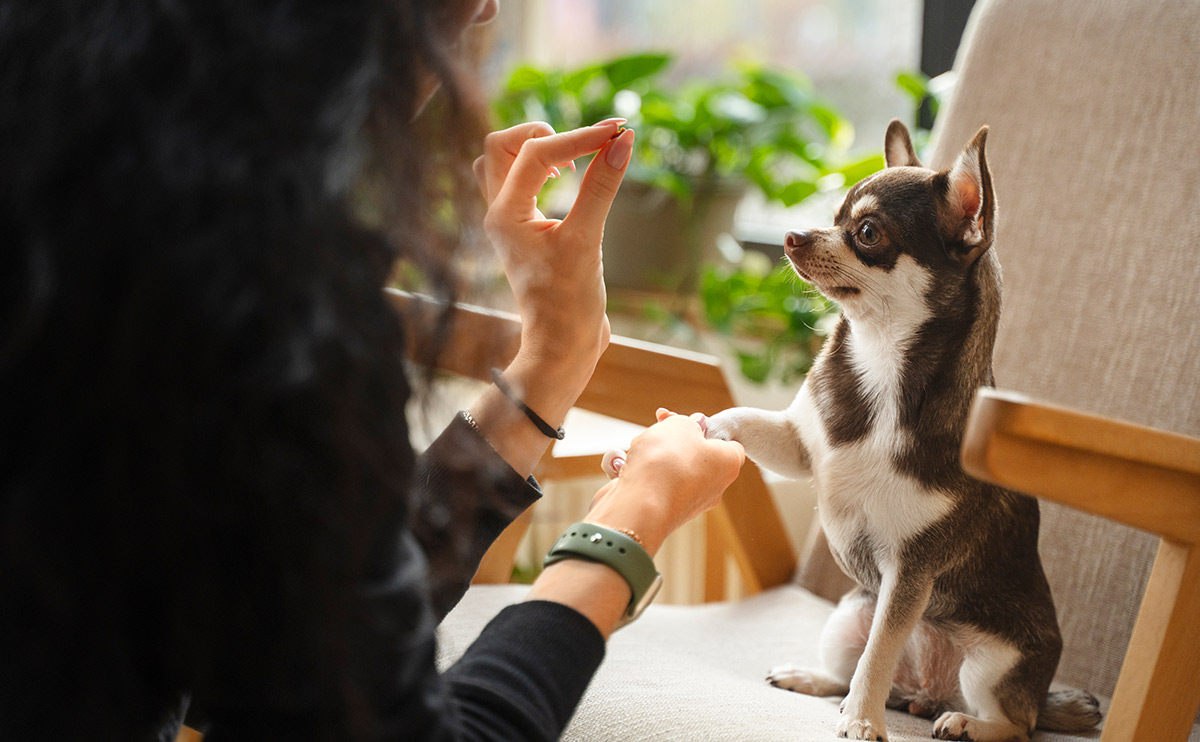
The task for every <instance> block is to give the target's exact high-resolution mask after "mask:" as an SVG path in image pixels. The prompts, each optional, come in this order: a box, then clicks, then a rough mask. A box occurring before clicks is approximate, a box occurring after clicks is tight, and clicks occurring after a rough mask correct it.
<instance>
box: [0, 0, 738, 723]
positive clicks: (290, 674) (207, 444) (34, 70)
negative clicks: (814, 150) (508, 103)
mask: <svg viewBox="0 0 1200 742" xmlns="http://www.w3.org/2000/svg"><path fill="white" fill-rule="evenodd" d="M496 11H497V6H496V2H495V0H389V1H387V2H384V1H383V0H380V1H379V2H369V1H367V0H362V1H360V2H351V1H350V0H344V1H342V2H336V3H322V2H310V3H298V2H265V1H264V2H248V1H247V0H226V1H224V2H222V1H220V0H204V1H203V2H200V1H199V0H197V1H195V2H172V3H163V2H153V1H152V0H144V1H143V2H129V1H124V2H118V1H117V0H110V1H108V2H92V3H77V2H72V1H70V0H2V1H0V140H2V141H0V170H2V171H3V172H2V175H0V177H2V178H3V181H2V184H0V234H3V245H4V247H3V248H2V249H0V255H2V256H3V257H2V258H0V260H3V266H2V270H0V283H2V285H0V288H2V291H0V307H2V309H0V328H2V330H0V388H3V389H4V392H3V395H2V401H0V430H2V431H3V432H2V433H0V436H2V438H0V564H2V565H3V568H2V569H0V667H2V668H3V680H2V681H0V738H3V739H5V740H10V739H56V740H62V739H72V738H87V739H105V740H107V739H113V740H117V739H121V740H126V739H171V738H173V736H174V734H175V732H176V730H177V729H178V725H179V723H180V720H181V718H182V715H183V714H184V712H185V710H186V711H187V713H188V718H189V720H193V719H194V720H197V721H196V722H195V723H198V724H203V725H204V726H205V727H206V728H207V730H208V738H209V739H212V740H219V739H229V738H248V737H255V738H287V739H310V738H311V739H345V738H352V739H422V740H436V739H474V738H485V737H486V738H491V739H553V738H555V737H557V736H558V735H559V733H560V732H561V730H562V728H563V726H564V725H565V724H566V722H567V720H568V719H569V717H570V715H571V713H572V710H573V708H574V706H575V704H576V703H577V701H578V699H579V697H580V695H581V694H582V692H583V690H584V688H585V687H586V685H587V682H588V680H589V678H590V677H591V674H592V673H593V672H594V670H595V669H596V667H597V666H598V664H599V662H600V660H601V659H602V656H603V648H604V639H606V638H607V636H608V635H609V634H610V633H611V632H612V631H613V630H614V628H615V626H616V625H617V623H618V622H619V621H620V620H621V619H622V617H623V616H625V615H626V614H627V613H628V609H629V606H630V601H631V594H632V591H631V588H630V586H629V583H628V582H627V581H626V578H625V577H623V576H622V575H621V574H620V573H618V572H617V571H615V570H614V569H612V568H610V567H608V566H605V565H604V564H600V563H595V562H591V561H587V560H581V559H573V558H568V559H564V560H562V561H558V562H556V563H555V564H553V565H551V566H550V567H548V568H547V569H546V570H545V571H544V572H543V574H542V575H541V577H540V578H539V579H538V580H537V582H536V583H535V585H534V586H533V588H532V589H531V591H530V595H529V600H527V601H526V602H524V603H521V604H519V605H516V606H513V607H511V608H509V609H506V610H505V611H504V612H502V613H501V614H500V615H499V616H497V617H496V619H495V620H494V621H493V622H492V623H491V624H490V625H489V626H488V627H487V629H485V631H484V632H483V634H482V636H481V637H480V639H479V640H478V641H477V642H476V643H475V645H473V646H472V647H471V648H470V649H469V650H468V651H467V652H466V654H465V655H464V657H463V658H462V659H461V660H460V661H459V662H458V663H457V664H456V665H454V666H453V667H452V668H450V669H449V670H448V671H447V672H445V673H444V674H439V673H438V672H437V670H436V668H435V666H434V627H435V625H436V622H437V621H438V620H440V618H441V617H442V616H443V615H444V614H445V612H446V611H448V610H449V608H450V607H452V605H453V604H454V603H455V602H456V601H457V599H458V598H459V597H460V596H461V595H462V592H463V591H464V590H465V589H466V582H467V579H468V578H469V576H470V575H471V574H472V572H473V571H474V568H475V567H476V566H477V564H478V559H479V558H480V555H481V554H482V551H483V550H484V549H485V548H486V547H487V545H488V544H489V543H490V541H491V540H492V539H493V538H494V537H495V535H497V534H498V533H499V531H500V530H501V529H502V528H503V527H504V525H506V524H507V522H508V521H509V520H511V518H512V517H514V516H515V515H516V514H517V513H519V512H521V511H522V510H523V509H524V508H525V507H527V506H528V505H529V504H530V503H531V502H532V501H533V500H535V499H536V498H537V497H538V494H539V493H538V491H537V489H536V485H535V483H533V482H532V480H529V479H528V477H529V474H530V472H531V471H532V469H533V466H534V464H535V463H536V462H537V461H538V459H539V458H540V457H541V455H542V453H544V451H545V450H546V447H547V446H548V445H549V443H550V442H551V438H550V437H548V436H547V435H546V434H545V432H544V430H543V429H544V428H546V427H549V428H550V430H551V431H553V429H554V428H556V427H557V426H558V425H559V424H561V421H562V419H563V417H564V415H565V414H566V411H567V410H568V408H570V406H571V405H572V404H573V403H574V401H575V399H576V398H577V397H578V395H579V394H580V392H581V391H582V389H583V387H584V385H585V384H586V382H587V379H588V377H589V376H590V374H591V373H592V371H593V369H594V367H595V363H596V360H597V359H598V358H599V356H600V354H601V353H602V352H603V350H604V348H605V346H606V344H607V342H608V334H609V328H608V321H607V318H606V317H605V315H604V303H605V295H604V284H603V280H602V277H601V263H600V235H601V231H602V228H603V222H604V218H605V216H606V214H607V211H608V207H609V204H610V203H611V200H612V197H613V195H614V194H615V192H616V189H617V187H618V185H619V183H620V179H621V177H622V175H623V173H624V170H625V168H626V167H627V165H628V160H629V153H630V148H631V146H632V137H633V136H634V135H633V133H632V132H626V133H624V134H620V135H618V126H617V124H616V123H614V122H602V123H601V124H600V125H597V126H595V127H589V128H587V129H583V130H579V131H573V132H565V133H561V134H553V133H552V132H550V131H549V129H548V127H546V126H544V125H540V124H529V125H524V126H519V127H515V128H513V129H509V130H507V131H504V132H499V133H496V134H493V135H490V136H488V137H487V139H486V141H485V142H484V144H483V151H484V155H483V156H482V157H481V158H479V159H478V160H477V161H476V162H475V167H474V171H475V174H476V176H477V178H478V185H479V188H480V190H482V192H483V194H484V196H485V198H486V201H487V204H488V211H487V215H486V218H485V220H484V223H485V226H486V228H487V230H488V232H489V234H490V236H491V237H492V240H493V242H494V244H495V246H496V248H497V250H498V251H499V253H500V257H501V259H502V262H503V264H504V267H505V270H506V272H507V273H508V275H509V278H510V283H511V284H512V285H513V288H514V292H515V294H516V299H517V303H518V306H519V308H520V311H521V314H522V319H523V332H522V338H521V348H520V352H519V353H518V355H517V358H516V360H514V361H513V363H512V365H510V366H509V367H508V368H507V369H505V370H504V371H503V373H502V375H501V377H500V379H501V381H502V383H503V384H504V389H501V388H499V387H497V386H493V387H490V388H489V389H488V390H487V391H485V392H484V393H483V395H482V396H481V397H480V399H478V400H477V401H476V402H475V403H474V404H472V405H471V406H470V408H469V409H468V410H466V411H464V413H463V414H461V415H460V416H458V417H457V418H456V419H455V420H454V422H453V423H451V424H450V426H449V427H448V428H447V429H446V431H445V432H444V433H443V434H442V436H441V437H440V438H439V439H438V440H437V441H436V442H435V443H434V444H433V445H432V446H431V447H430V449H429V450H428V451H427V452H426V453H425V454H423V455H422V456H421V457H419V458H418V457H414V455H413V452H412V448H411V446H410V444H409V441H408V428H407V424H406V422H405V417H404V407H405V404H406V402H407V400H408V398H409V387H408V384H407V383H406V377H405V369H404V367H403V363H402V355H403V347H404V346H403V330H404V328H402V324H401V321H400V318H399V317H398V316H397V315H396V314H395V313H394V311H393V310H392V309H391V307H390V306H389V305H388V303H387V301H386V299H385V298H384V296H383V293H382V288H383V286H384V285H385V283H386V282H387V280H388V277H389V274H390V272H391V270H392V266H393V264H394V261H395V260H396V259H397V258H400V259H403V260H406V261H408V262H409V263H410V264H414V265H416V266H418V268H419V269H421V270H422V271H423V272H424V273H425V274H426V275H427V276H428V277H429V278H430V279H431V280H432V281H433V282H434V284H435V285H441V286H442V288H443V289H444V290H445V291H444V293H449V289H448V286H449V285H450V284H449V280H448V278H447V277H448V275H449V266H450V258H449V257H448V255H449V254H448V253H446V252H445V251H443V250H442V249H441V248H440V247H439V245H440V244H443V242H444V240H443V241H442V242H439V236H440V235H443V234H444V227H445V225H446V223H447V221H448V220H447V219H446V218H445V214H446V212H445V211H444V210H442V209H441V206H440V205H439V204H436V203H431V202H429V201H428V200H427V198H426V197H427V194H428V193H430V192H431V191H432V190H435V189H434V186H437V185H439V184H444V183H445V182H446V174H447V173H448V174H449V176H450V178H449V180H450V182H451V183H456V182H460V181H458V180H455V177H454V176H455V174H456V173H457V172H458V170H457V169H455V166H456V165H457V164H458V163H461V162H462V161H463V156H464V153H465V152H467V151H469V150H470V149H471V148H472V147H475V146H478V145H477V142H478V139H477V138H476V137H474V135H473V133H474V132H475V131H476V130H477V123H478V121H479V120H480V117H479V115H478V113H477V112H476V110H475V108H474V107H473V106H472V104H471V103H470V101H471V98H470V95H469V88H468V87H464V84H463V83H462V82H461V81H460V79H459V76H458V75H457V73H456V72H455V71H456V69H458V61H457V56H458V54H459V51H458V50H459V49H460V48H461V47H462V43H461V42H462V35H463V33H464V32H465V31H466V29H468V28H469V27H470V26H472V25H474V24H477V23H482V22H486V21H487V20H490V18H491V17H492V16H494V15H495V13H496ZM439 85H441V86H442V87H444V88H445V89H446V90H445V98H446V100H447V102H448V111H449V113H450V115H451V116H452V120H456V121H460V122H462V127H461V131H451V132H445V131H442V132H440V133H441V134H442V135H444V136H442V137H441V138H438V137H437V134H438V132H437V131H436V130H422V129H421V128H420V126H421V122H420V119H419V118H417V120H416V121H414V120H413V119H414V118H416V116H417V114H418V113H419V111H420V109H421V107H422V106H423V105H424V103H425V101H426V100H427V99H428V97H429V96H430V95H431V94H432V92H433V90H434V89H435V88H436V87H438V86H439ZM592 152H598V155H597V156H596V157H595V158H594V159H593V162H592V165H591V166H590V167H589V170H588V172H587V174H586V175H585V177H584V180H583V187H582V190H581V194H580V197H579V200H578V201H577V203H576V205H575V207H574V208H573V210H572V211H571V213H570V215H568V216H567V217H566V218H565V219H564V220H563V221H561V222H553V221H547V220H545V219H543V218H542V217H541V215H540V214H538V213H537V212H536V207H535V202H534V196H535V194H536V193H537V191H538V189H539V188H540V187H541V185H542V184H543V183H544V182H545V179H546V178H547V177H548V172H549V171H550V168H553V167H556V166H561V165H564V164H566V163H568V162H570V161H572V160H574V159H575V158H577V157H580V156H583V155H586V154H589V153H592ZM368 154H369V155H370V157H367V155H368ZM368 160H369V161H372V162H376V163H380V164H379V165H378V166H377V172H375V173H374V174H375V175H378V177H379V178H381V180H382V182H383V183H385V184H387V186H388V187H387V188H386V189H385V192H386V193H387V194H388V195H389V200H388V201H387V202H386V203H385V204H384V208H383V213H384V215H385V217H386V224H385V226H384V227H382V228H378V229H375V228H370V227H368V226H366V224H365V222H364V220H362V219H360V218H357V216H356V213H357V212H356V210H355V209H354V208H353V206H352V201H351V198H350V193H351V189H350V187H351V184H352V183H354V182H355V181H356V179H357V178H358V177H360V171H361V170H362V167H363V166H362V164H361V163H362V162H364V161H368ZM468 162H469V161H468ZM447 163H448V169H447ZM460 191H461V189H460ZM463 199H465V195H463V194H461V193H458V203H459V204H460V205H461V204H463V203H465V201H464V200H463ZM435 214H436V215H438V216H437V217H436V218H435V216H434V215H435ZM564 297H569V298H570V301H569V302H566V301H564ZM568 304H569V306H568ZM422 329H424V330H429V329H430V328H428V327H425V328H420V327H409V328H407V330H408V331H409V332H417V331H421V330H422ZM435 329H436V328H435ZM659 418H660V422H659V423H658V424H656V425H654V426H652V427H651V428H650V429H648V430H647V432H646V433H644V434H643V435H641V436H639V437H638V438H637V439H636V440H635V441H634V443H633V445H632V446H631V449H630V450H629V451H628V452H627V453H620V455H619V456H616V457H611V456H610V457H609V461H612V462H613V464H612V466H610V467H609V471H610V475H614V476H615V475H617V473H618V471H619V476H615V478H614V479H612V481H610V483H609V484H608V485H606V486H605V487H604V488H603V489H602V490H601V491H600V492H598V493H597V496H596V498H595V500H594V504H593V506H592V509H591V511H590V512H589V513H588V516H587V520H588V521H589V522H591V523H598V524H601V525H604V526H606V527H608V528H610V529H614V530H616V531H624V532H626V533H630V534H632V536H631V537H632V538H636V539H637V540H638V541H640V542H641V543H642V544H643V545H644V548H645V550H646V551H647V552H648V553H649V554H651V555H652V554H653V553H654V552H655V551H656V550H657V549H658V547H659V546H660V545H661V543H662V541H663V539H664V538H666V536H667V535H668V534H669V533H671V532H672V531H673V530H674V529H675V528H677V527H678V526H679V525H681V524H682V523H683V522H685V521H686V520H688V519H689V518H691V517H693V516H695V515H697V514H698V513H700V512H703V511H704V510H706V509H708V508H710V507H712V506H713V505H714V504H715V503H716V502H717V500H718V498H719V497H720V494H721V492H722V491H723V490H724V488H725V487H726V486H727V485H728V484H729V482H731V481H732V479H733V478H734V477H735V476H736V473H737V470H738V468H739V466H740V464H741V462H742V452H741V449H740V447H739V446H738V445H737V444H733V443H722V442H717V441H706V440H705V439H704V433H703V430H702V425H701V424H698V423H697V421H696V420H693V419H690V418H686V417H682V416H678V415H673V414H671V413H668V412H666V411H665V410H663V411H660V412H659Z"/></svg>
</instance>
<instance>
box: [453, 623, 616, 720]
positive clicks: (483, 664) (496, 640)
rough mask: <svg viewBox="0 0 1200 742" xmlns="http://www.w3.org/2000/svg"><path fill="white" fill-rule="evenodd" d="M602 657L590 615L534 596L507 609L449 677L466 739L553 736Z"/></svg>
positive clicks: (571, 712) (488, 627)
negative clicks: (534, 599) (535, 598)
mask: <svg viewBox="0 0 1200 742" xmlns="http://www.w3.org/2000/svg"><path fill="white" fill-rule="evenodd" d="M603 659H604V639H603V637H602V636H601V635H600V632H599V631H598V630H597V629H596V627H595V626H594V625H593V624H592V622H591V621H589V620H588V619H587V618H585V617H584V616H583V615H582V614H580V613H579V612H577V611H575V610H573V609H571V608H568V607H566V606H564V605H561V604H559V603H552V602H544V601H530V602H526V603H518V604H517V605H514V606H510V607H508V608H505V609H504V610H503V611H501V612H500V614H499V615H497V616H496V618H494V619H493V620H492V622H491V623H489V624H488V625H487V627H486V628H484V630H483V633H482V634H480V636H479V638H478V639H477V640H476V641H475V643H474V644H472V645H471V647H470V648H468V650H467V652H466V654H464V655H463V657H462V659H460V660H459V661H458V663H457V664H455V665H454V666H453V667H452V668H450V670H449V671H447V672H446V674H445V675H444V676H443V677H444V678H445V680H446V681H447V682H448V683H449V685H450V687H451V689H452V693H453V697H454V699H455V703H456V705H457V706H458V712H459V713H458V718H459V723H460V724H461V728H462V731H463V737H464V738H465V739H494V740H555V739H558V737H559V735H561V734H562V730H563V729H564V728H565V727H566V725H567V722H568V721H570V719H571V716H572V714H574V712H575V707H576V705H578V703H579V699H580V698H581V697H582V696H583V692H584V691H585V690H586V689H587V686H588V683H589V682H590V681H591V678H592V675H593V674H594V673H595V672H596V669H597V668H598V667H599V666H600V662H601V661H602V660H603Z"/></svg>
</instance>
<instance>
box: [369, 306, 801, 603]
mask: <svg viewBox="0 0 1200 742" xmlns="http://www.w3.org/2000/svg"><path fill="white" fill-rule="evenodd" d="M388 297H389V299H390V300H391V301H392V303H393V304H394V305H395V307H396V308H397V310H398V311H400V312H402V313H404V314H405V315H407V316H409V317H411V318H414V319H413V321H414V323H415V324H421V325H424V326H426V327H433V326H435V319H436V318H437V317H439V316H441V315H442V314H443V312H444V310H445V305H443V304H439V303H437V302H435V301H433V300H431V299H429V298H428V297H424V296H420V295H417V294H409V293H405V292H402V291H396V290H392V289H389V290H388ZM442 340H443V341H444V342H443V349H442V353H441V355H440V356H439V358H438V367H439V368H441V369H443V370H446V371H449V372H451V373H454V374H457V375H459V376H464V377H467V378H472V379H477V380H479V381H488V380H489V379H490V373H489V372H490V369H491V368H492V367H501V368H503V367H504V366H507V365H508V364H509V362H510V361H512V359H513V357H514V356H515V355H516V353H517V349H518V347H519V346H520V342H521V320H520V317H518V316H517V315H514V314H508V313H505V312H497V311H493V310H489V309H484V308H481V307H472V306H467V305H463V304H459V305H456V306H455V307H454V309H453V322H452V323H451V325H450V327H449V335H448V336H447V337H445V338H442ZM409 342H410V344H414V345H413V347H410V348H409V353H410V356H412V357H415V358H417V359H421V358H423V357H425V356H426V354H424V353H422V352H421V351H422V349H421V348H420V347H418V346H417V345H415V344H417V343H419V342H420V338H416V337H410V338H409ZM733 405H734V402H733V397H732V395H731V394H730V391H729V385H728V382H726V380H725V375H724V372H723V371H722V370H721V365H720V363H719V361H718V360H717V359H716V358H714V357H712V356H709V355H704V354H702V353H693V352H691V351H687V350H682V349H680V348H672V347H669V346H665V345H658V344H655V343H647V342H642V341H639V340H634V339H631V338H626V337H620V336H617V335H614V336H613V337H612V339H611V341H610V342H609V345H608V350H606V351H605V353H604V355H603V356H602V357H601V358H600V362H599V363H598V364H597V365H596V371H595V373H594V374H593V375H592V379H591V381H590V382H589V383H588V386H587V388H586V389H584V391H583V394H581V395H580V397H579V400H578V401H577V402H576V403H575V406H576V407H578V408H580V409H584V410H589V411H592V412H598V413H600V414H602V415H607V416H609V417H613V418H616V419H618V420H624V421H626V422H631V423H636V424H638V425H649V424H652V423H653V422H654V410H655V408H656V407H658V406H661V407H666V408H668V409H672V410H675V411H677V412H682V413H685V414H686V413H691V412H706V413H714V412H718V411H720V410H723V409H726V408H728V407H732V406H733ZM553 466H554V464H553V463H550V464H548V465H547V467H546V468H544V469H543V471H548V470H549V467H553ZM593 471H598V467H597V468H595V469H593ZM710 515H711V518H712V519H713V520H714V521H715V526H714V528H713V529H710V533H711V534H713V535H714V537H716V538H717V539H719V540H720V542H721V543H722V544H723V545H724V546H725V547H726V548H727V549H728V551H729V553H730V556H732V557H733V559H734V561H735V562H736V563H737V565H738V567H739V569H740V570H741V574H742V579H743V581H744V583H745V585H746V589H747V592H750V593H753V592H758V591H760V590H763V589H766V588H769V587H774V586H776V585H781V584H784V583H786V582H787V581H788V580H790V579H791V576H792V573H793V572H794V571H795V568H796V555H795V552H794V551H793V550H792V545H791V542H790V541H789V539H788V536H787V531H786V530H785V529H784V526H783V520H782V519H781V518H780V516H779V512H778V510H777V509H776V507H775V503H774V501H773V500H772V499H771V494H770V491H769V490H768V489H767V486H766V484H765V483H764V482H763V480H762V476H761V474H760V473H759V471H758V469H757V467H755V466H754V465H753V464H751V463H747V465H746V467H745V468H744V469H743V470H742V474H741V476H739V477H738V479H737V481H735V482H734V483H733V485H731V486H730V487H729V489H728V490H726V492H725V497H724V498H722V501H721V504H720V505H719V506H718V507H717V508H716V509H715V510H714V511H713V512H712V513H711V514H710ZM710 566H711V567H712V568H711V569H709V570H708V574H709V580H710V582H708V583H706V585H715V584H717V582H719V580H718V579H717V578H716V577H715V576H716V575H719V574H723V572H724V565H723V564H721V565H720V567H719V568H718V567H717V566H716V565H710ZM706 591H707V593H706V594H707V595H708V596H709V597H710V598H712V599H715V598H716V597H719V595H720V591H719V590H718V589H716V588H712V589H709V588H708V587H706Z"/></svg>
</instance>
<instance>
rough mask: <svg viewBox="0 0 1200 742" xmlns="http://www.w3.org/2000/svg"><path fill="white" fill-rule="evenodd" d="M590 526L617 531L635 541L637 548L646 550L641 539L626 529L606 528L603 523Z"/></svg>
mask: <svg viewBox="0 0 1200 742" xmlns="http://www.w3.org/2000/svg"><path fill="white" fill-rule="evenodd" d="M592 525H594V526H603V527H604V528H609V529H611V530H614V531H617V532H619V533H623V534H625V535H626V536H628V537H629V538H631V539H633V540H634V541H637V543H638V546H640V547H642V548H643V549H644V548H646V543H645V542H644V541H642V537H641V536H639V535H637V534H636V533H634V532H633V531H631V530H629V529H628V528H619V527H617V526H606V525H604V524H603V523H592Z"/></svg>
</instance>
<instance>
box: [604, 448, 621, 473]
mask: <svg viewBox="0 0 1200 742" xmlns="http://www.w3.org/2000/svg"><path fill="white" fill-rule="evenodd" d="M626 455H627V454H626V453H625V452H624V451H622V450H620V449H616V448H614V449H610V450H608V451H605V452H604V456H603V457H602V458H601V459H600V469H601V471H603V472H604V473H605V474H606V475H608V478H609V479H616V478H617V477H619V476H621V469H623V468H624V467H625V456H626Z"/></svg>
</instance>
